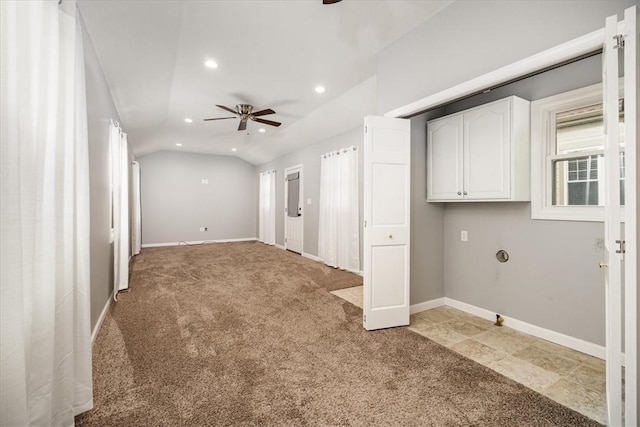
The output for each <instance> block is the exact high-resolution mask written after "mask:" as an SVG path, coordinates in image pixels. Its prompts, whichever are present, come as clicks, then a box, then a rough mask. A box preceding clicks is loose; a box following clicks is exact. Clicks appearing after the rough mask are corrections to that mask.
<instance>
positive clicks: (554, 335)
mask: <svg viewBox="0 0 640 427" xmlns="http://www.w3.org/2000/svg"><path fill="white" fill-rule="evenodd" d="M444 300H445V301H444V303H445V305H448V306H449V307H453V308H457V309H458V310H462V311H464V312H467V313H469V314H473V315H475V316H478V317H482V318H483V319H487V320H490V321H492V322H495V320H496V313H495V312H493V311H490V310H486V309H484V308H480V307H476V306H474V305H471V304H467V303H466V302H462V301H457V300H454V299H452V298H444ZM500 315H501V316H502V317H503V318H504V323H503V325H504V326H508V327H510V328H512V329H515V330H516V331H520V332H524V333H526V334H529V335H533V336H534V337H538V338H542V339H544V340H547V341H551V342H553V343H556V344H559V345H562V346H564V347H568V348H571V349H573V350H577V351H579V352H582V353H585V354H588V355H590V356H593V357H597V358H598V359H604V358H605V354H606V350H605V348H604V347H603V346H601V345H598V344H594V343H591V342H588V341H584V340H581V339H579V338H575V337H572V336H569V335H565V334H562V333H560V332H556V331H552V330H550V329H545V328H542V327H540V326H536V325H532V324H531V323H527V322H523V321H522V320H518V319H514V318H512V317H508V316H505V315H504V314H502V313H500Z"/></svg>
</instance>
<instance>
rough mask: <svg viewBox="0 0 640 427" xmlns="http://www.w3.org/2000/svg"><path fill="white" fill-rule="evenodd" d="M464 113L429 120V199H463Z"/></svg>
mask: <svg viewBox="0 0 640 427" xmlns="http://www.w3.org/2000/svg"><path fill="white" fill-rule="evenodd" d="M462 145H463V144H462V114H458V115H455V116H448V117H444V118H442V119H437V120H433V121H431V122H429V123H428V124H427V163H428V165H427V174H428V176H427V199H428V200H456V199H462V198H463V195H462V191H463V188H462Z"/></svg>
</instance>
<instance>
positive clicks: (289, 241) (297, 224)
mask: <svg viewBox="0 0 640 427" xmlns="http://www.w3.org/2000/svg"><path fill="white" fill-rule="evenodd" d="M284 180H285V182H284V247H285V249H287V250H290V251H292V252H296V253H299V254H302V245H303V233H304V222H303V221H304V219H303V215H302V165H298V166H293V167H290V168H287V169H285V171H284Z"/></svg>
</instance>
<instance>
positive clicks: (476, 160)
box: [463, 99, 512, 200]
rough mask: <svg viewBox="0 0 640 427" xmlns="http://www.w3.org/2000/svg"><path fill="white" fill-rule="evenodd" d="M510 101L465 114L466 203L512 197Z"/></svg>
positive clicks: (464, 193)
mask: <svg viewBox="0 0 640 427" xmlns="http://www.w3.org/2000/svg"><path fill="white" fill-rule="evenodd" d="M511 102H512V101H511V99H505V100H502V101H498V102H493V103H491V104H487V105H486V106H484V107H481V108H476V109H474V110H471V111H469V112H465V113H464V150H463V153H464V162H463V163H464V190H463V196H464V198H465V199H471V200H473V199H508V198H509V197H510V196H511V130H510V129H511V126H510V123H511Z"/></svg>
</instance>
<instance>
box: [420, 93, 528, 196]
mask: <svg viewBox="0 0 640 427" xmlns="http://www.w3.org/2000/svg"><path fill="white" fill-rule="evenodd" d="M529 106H530V103H529V101H526V100H524V99H522V98H518V97H515V96H511V97H509V98H505V99H501V100H498V101H494V102H491V103H489V104H485V105H481V106H479V107H475V108H472V109H469V110H465V111H461V112H459V113H455V114H451V115H449V116H445V117H441V118H438V119H435V120H431V121H429V122H427V168H428V169H427V200H428V201H430V202H460V201H476V202H479V201H529V200H530V161H529V158H530V143H529V141H530V136H529V135H530V128H529V127H530V126H529V121H530V119H529Z"/></svg>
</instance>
